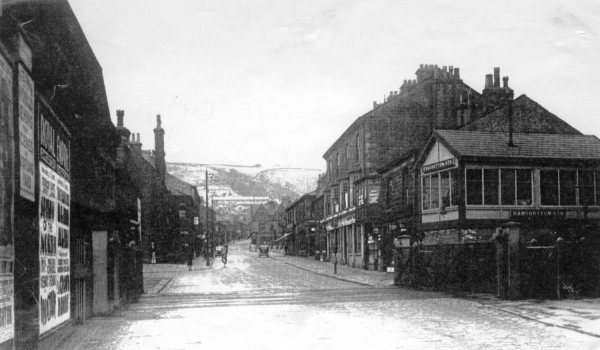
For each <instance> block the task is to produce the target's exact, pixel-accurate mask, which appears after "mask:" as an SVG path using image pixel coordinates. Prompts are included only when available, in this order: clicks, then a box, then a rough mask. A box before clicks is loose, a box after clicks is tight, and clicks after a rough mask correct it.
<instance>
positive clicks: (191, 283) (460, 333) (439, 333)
mask: <svg viewBox="0 0 600 350" xmlns="http://www.w3.org/2000/svg"><path fill="white" fill-rule="evenodd" d="M196 265H197V266H196V267H195V270H194V271H187V268H186V267H185V266H181V265H154V266H149V267H148V271H147V273H146V288H147V292H148V293H147V294H146V295H145V296H144V297H142V299H141V300H140V302H139V303H137V304H134V305H132V306H131V307H130V308H129V309H127V310H124V311H122V312H119V313H116V314H115V315H113V316H110V317H106V318H96V319H92V320H91V321H89V322H88V323H87V324H86V325H84V326H83V328H82V329H85V331H84V332H81V331H78V333H77V334H78V335H77V336H75V337H72V339H70V340H69V341H68V343H66V344H65V346H64V349H77V350H83V349H85V350H90V349H144V350H151V349H210V348H215V347H216V348H221V349H338V348H346V349H361V348H364V349H366V348H377V349H496V348H498V349H500V348H502V349H600V342H599V340H600V339H599V338H595V337H590V336H587V335H583V334H580V333H576V332H572V331H569V330H565V329H561V328H554V327H548V326H546V325H543V324H540V323H536V322H532V321H528V320H526V319H523V318H520V317H518V316H515V315H512V314H509V313H505V312H502V311H500V310H498V309H496V308H493V307H488V306H485V305H482V304H480V303H476V302H472V301H468V300H463V299H456V298H450V297H448V296H447V295H444V294H439V293H432V292H422V291H414V290H406V289H399V288H395V287H391V286H389V287H385V286H383V287H382V286H378V287H370V286H367V285H364V284H359V283H352V282H347V281H343V280H339V279H334V278H331V277H327V276H323V275H319V274H315V273H312V272H309V271H306V270H303V269H299V268H296V267H294V266H291V265H289V264H286V263H285V261H283V260H275V259H270V258H269V259H267V258H257V257H256V255H255V253H252V254H251V253H249V252H248V251H247V250H246V249H245V244H238V245H236V246H234V247H231V248H230V258H229V264H228V266H227V267H226V268H223V266H222V264H220V262H218V263H214V264H213V267H212V269H207V268H206V267H204V266H202V265H204V264H203V263H202V262H201V261H198V260H197V261H196Z"/></svg>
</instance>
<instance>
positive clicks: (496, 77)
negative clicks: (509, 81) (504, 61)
mask: <svg viewBox="0 0 600 350" xmlns="http://www.w3.org/2000/svg"><path fill="white" fill-rule="evenodd" d="M494 86H495V87H500V68H499V67H496V68H494Z"/></svg>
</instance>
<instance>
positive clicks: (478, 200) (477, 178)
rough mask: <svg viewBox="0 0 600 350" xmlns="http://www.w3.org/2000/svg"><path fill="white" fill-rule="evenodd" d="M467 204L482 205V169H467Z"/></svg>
mask: <svg viewBox="0 0 600 350" xmlns="http://www.w3.org/2000/svg"><path fill="white" fill-rule="evenodd" d="M466 177H467V204H474V205H481V204H483V169H467V171H466Z"/></svg>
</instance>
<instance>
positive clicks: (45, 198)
mask: <svg viewBox="0 0 600 350" xmlns="http://www.w3.org/2000/svg"><path fill="white" fill-rule="evenodd" d="M70 195H71V193H70V184H69V182H68V181H67V180H66V179H64V178H62V177H61V176H59V175H58V173H56V172H55V171H54V170H52V169H51V168H50V167H48V166H46V165H45V164H43V163H42V162H40V206H39V218H40V220H39V223H40V247H39V248H40V249H39V255H40V298H39V308H40V314H39V320H40V334H43V333H45V332H47V331H48V330H50V329H52V328H53V327H55V326H57V325H59V324H61V323H63V322H65V321H67V320H69V318H70V314H71V313H70V304H71V301H70V295H71V293H70V290H71V288H70V273H69V271H70V261H69V260H70V259H69V258H70V257H69V236H70V232H69V228H70Z"/></svg>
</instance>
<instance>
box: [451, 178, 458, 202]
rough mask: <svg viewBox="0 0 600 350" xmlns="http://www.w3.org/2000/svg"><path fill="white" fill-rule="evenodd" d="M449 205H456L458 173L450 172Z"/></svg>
mask: <svg viewBox="0 0 600 350" xmlns="http://www.w3.org/2000/svg"><path fill="white" fill-rule="evenodd" d="M450 183H451V185H450V205H458V171H457V170H456V169H454V170H450Z"/></svg>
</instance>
